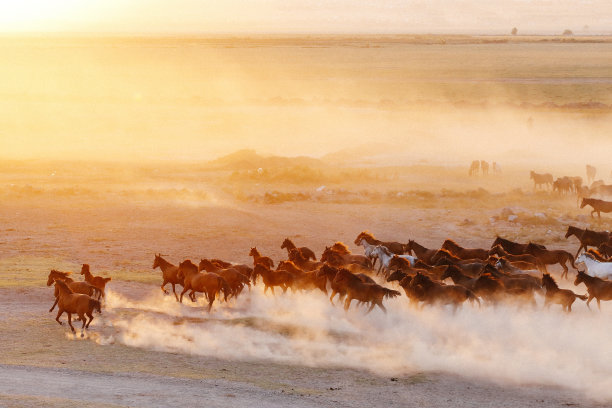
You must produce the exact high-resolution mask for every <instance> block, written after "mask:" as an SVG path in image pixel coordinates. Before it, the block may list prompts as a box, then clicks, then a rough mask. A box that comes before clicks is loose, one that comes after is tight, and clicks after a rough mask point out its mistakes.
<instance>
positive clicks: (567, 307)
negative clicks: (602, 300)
mask: <svg viewBox="0 0 612 408" xmlns="http://www.w3.org/2000/svg"><path fill="white" fill-rule="evenodd" d="M542 286H543V287H544V288H545V289H546V296H545V297H544V306H546V307H550V304H551V303H557V304H560V305H561V306H562V307H563V311H564V312H567V313H569V312H571V311H572V304H573V303H574V302H575V301H576V298H578V299H581V300H587V296H585V295H578V294H576V293H574V292H573V291H571V290H569V289H559V286H558V285H557V282H555V280H554V279H553V277H552V276H550V274H548V273H545V274H543V275H542Z"/></svg>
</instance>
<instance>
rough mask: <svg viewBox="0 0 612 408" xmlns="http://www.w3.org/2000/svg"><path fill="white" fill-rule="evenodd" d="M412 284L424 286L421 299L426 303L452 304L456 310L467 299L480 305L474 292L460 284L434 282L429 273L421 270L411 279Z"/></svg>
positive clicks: (416, 286)
mask: <svg viewBox="0 0 612 408" xmlns="http://www.w3.org/2000/svg"><path fill="white" fill-rule="evenodd" d="M410 285H411V286H413V287H415V289H416V288H418V287H419V286H420V287H421V288H422V298H421V299H419V300H420V301H422V302H423V303H424V304H442V305H447V304H451V305H452V306H453V309H454V310H457V308H458V307H459V305H461V304H462V303H463V302H465V301H466V300H469V301H470V302H472V303H474V302H477V303H478V305H480V300H479V299H478V297H476V295H475V294H474V292H472V291H471V290H469V289H466V288H465V287H463V286H458V285H444V284H442V283H440V282H434V281H433V280H431V278H429V277H428V276H427V275H424V274H422V273H420V272H417V274H416V275H415V276H414V277H413V278H412V279H411V282H410Z"/></svg>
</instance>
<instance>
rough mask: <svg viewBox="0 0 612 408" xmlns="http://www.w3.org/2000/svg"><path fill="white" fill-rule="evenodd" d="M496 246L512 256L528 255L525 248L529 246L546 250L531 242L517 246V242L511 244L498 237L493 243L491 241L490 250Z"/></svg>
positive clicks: (542, 246)
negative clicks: (499, 246)
mask: <svg viewBox="0 0 612 408" xmlns="http://www.w3.org/2000/svg"><path fill="white" fill-rule="evenodd" d="M496 245H501V247H502V248H503V249H504V250H505V251H507V252H509V253H511V254H512V255H522V254H528V253H529V251H528V250H527V247H528V246H529V245H534V246H537V247H538V248H540V249H546V247H545V246H544V245H540V244H534V243H531V242H530V243H528V244H519V243H517V242H512V241H510V240H507V239H504V238H500V237H497V238H495V241H493V243H492V244H491V248H493V247H495V246H496Z"/></svg>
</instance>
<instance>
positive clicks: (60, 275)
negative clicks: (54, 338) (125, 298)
mask: <svg viewBox="0 0 612 408" xmlns="http://www.w3.org/2000/svg"><path fill="white" fill-rule="evenodd" d="M71 273H72V272H60V271H56V270H55V269H52V270H51V272H49V276H48V278H47V286H51V285H53V284H54V283H55V281H56V280H62V281H64V282H65V283H66V285H68V287H69V288H70V290H72V291H73V292H74V293H81V294H83V295H87V296H90V297H94V296H95V297H96V298H97V300H100V296H101V295H102V292H101V291H100V289H98V288H96V287H95V286H94V285H92V284H90V283H88V282H77V281H74V280H72V278H70V277H69V276H68V275H70V274H71ZM54 296H55V302H54V303H53V306H51V309H49V312H52V311H53V309H54V308H55V305H57V302H58V301H59V288H58V287H57V286H56V287H55V293H54Z"/></svg>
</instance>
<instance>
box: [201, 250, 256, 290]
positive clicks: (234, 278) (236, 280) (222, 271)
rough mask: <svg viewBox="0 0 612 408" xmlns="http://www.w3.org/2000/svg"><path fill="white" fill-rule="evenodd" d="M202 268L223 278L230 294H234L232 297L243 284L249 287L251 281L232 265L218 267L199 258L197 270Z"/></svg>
mask: <svg viewBox="0 0 612 408" xmlns="http://www.w3.org/2000/svg"><path fill="white" fill-rule="evenodd" d="M202 270H205V271H206V272H214V273H216V274H217V275H219V276H221V277H222V278H223V279H225V282H227V285H228V286H229V288H230V290H231V294H232V296H234V298H236V297H237V296H238V295H239V294H240V292H241V291H242V288H243V287H244V285H247V286H248V287H249V290H250V289H251V281H250V280H249V278H248V277H246V276H244V275H243V274H241V273H240V272H238V270H236V269H234V268H232V267H229V268H220V267H218V266H216V265H215V264H213V263H212V262H211V261H209V260H208V259H200V263H199V264H198V272H201V271H202Z"/></svg>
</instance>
